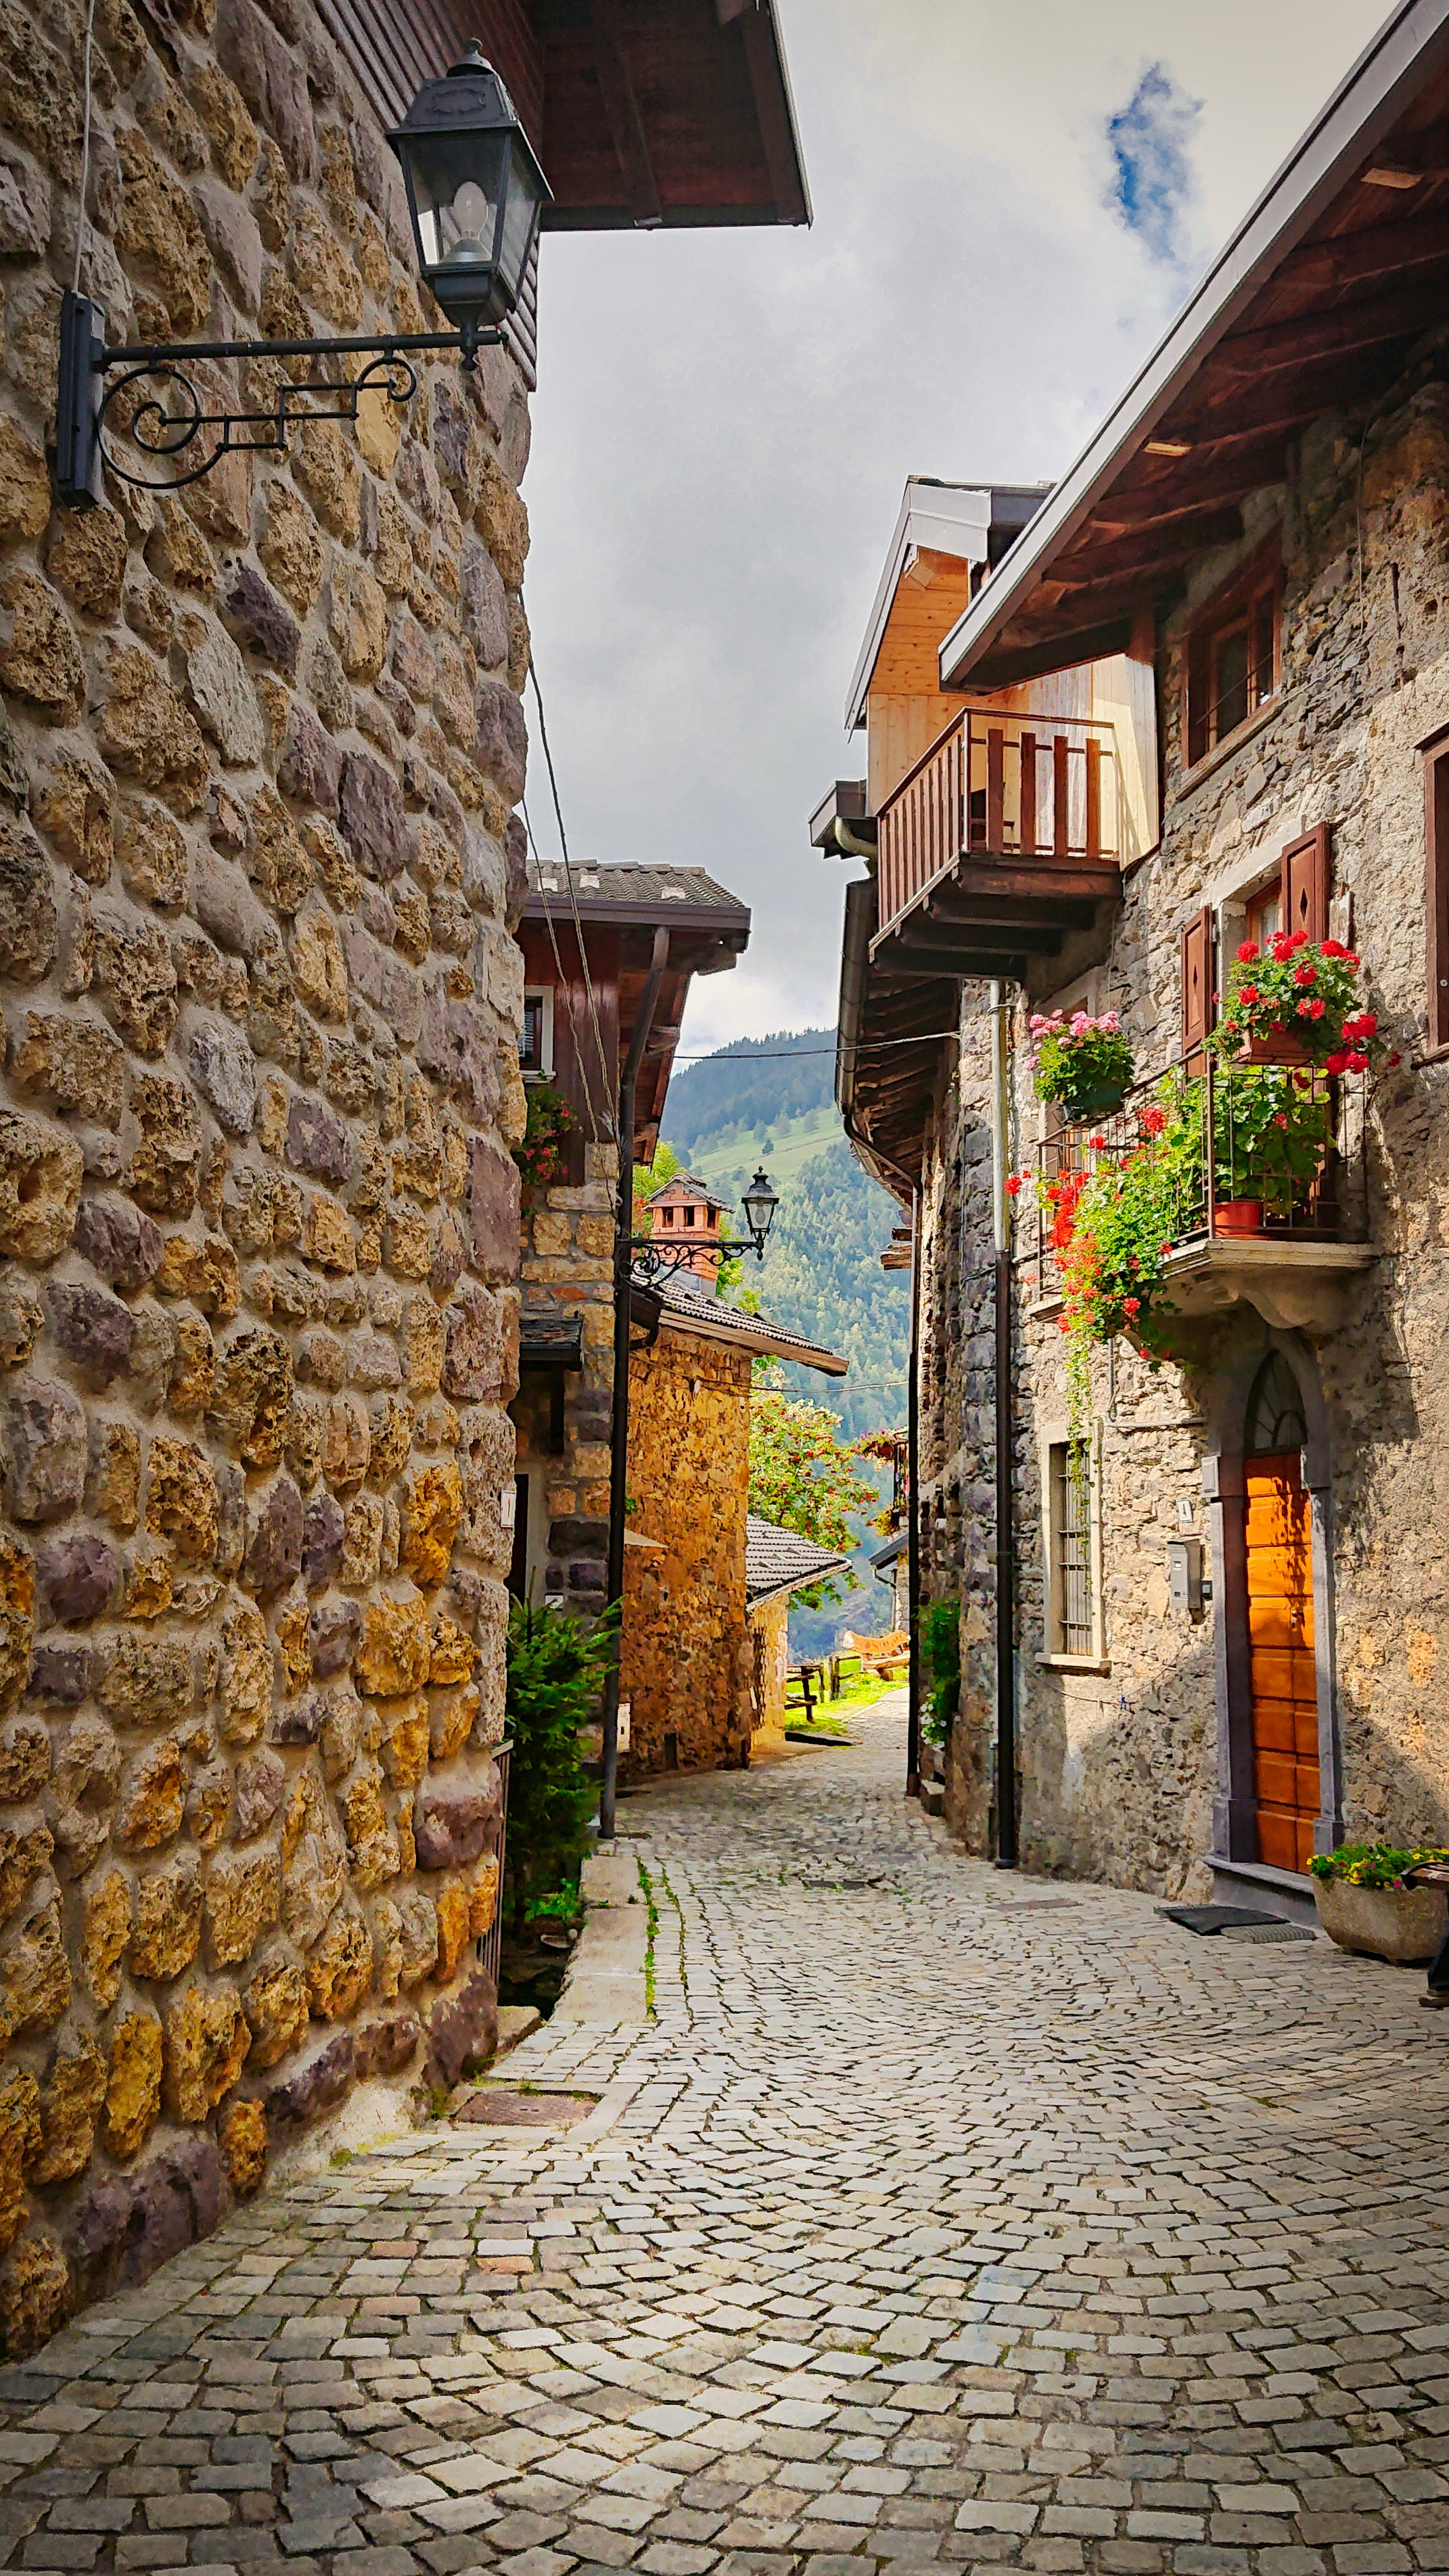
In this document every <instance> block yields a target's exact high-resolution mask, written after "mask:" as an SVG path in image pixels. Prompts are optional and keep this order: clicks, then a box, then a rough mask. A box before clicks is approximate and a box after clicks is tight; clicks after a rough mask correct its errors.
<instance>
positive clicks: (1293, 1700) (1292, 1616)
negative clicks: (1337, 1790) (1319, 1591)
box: [1244, 1449, 1319, 1870]
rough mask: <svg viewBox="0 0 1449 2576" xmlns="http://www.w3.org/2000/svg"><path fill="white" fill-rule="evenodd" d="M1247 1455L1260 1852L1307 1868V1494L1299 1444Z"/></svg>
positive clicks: (1312, 1690) (1310, 1725)
mask: <svg viewBox="0 0 1449 2576" xmlns="http://www.w3.org/2000/svg"><path fill="white" fill-rule="evenodd" d="M1244 1463H1245V1483H1246V1488H1247V1498H1248V1642H1249V1646H1250V1649H1251V1653H1252V1676H1253V1795H1254V1798H1255V1800H1256V1802H1257V1809H1258V1858H1259V1859H1260V1860H1261V1861H1266V1862H1268V1863H1269V1864H1270V1865H1271V1866H1272V1867H1273V1868H1274V1869H1296V1870H1305V1869H1306V1868H1307V1867H1308V1863H1309V1859H1310V1858H1311V1856H1312V1852H1313V1828H1314V1825H1315V1823H1316V1821H1317V1818H1318V1809H1319V1793H1318V1678H1317V1672H1316V1668H1315V1664H1314V1655H1313V1546H1312V1537H1311V1531H1310V1525H1309V1501H1308V1496H1307V1494H1306V1493H1305V1492H1304V1490H1303V1477H1302V1470H1301V1467H1300V1463H1299V1456H1298V1452H1297V1450H1296V1449H1295V1450H1286V1451H1284V1452H1283V1453H1282V1454H1281V1455H1278V1456H1273V1457H1267V1458H1249V1459H1247V1460H1246V1461H1245V1462H1244Z"/></svg>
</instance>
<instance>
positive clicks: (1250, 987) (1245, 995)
mask: <svg viewBox="0 0 1449 2576" xmlns="http://www.w3.org/2000/svg"><path fill="white" fill-rule="evenodd" d="M1257 998H1258V987H1257V985H1256V984H1240V985H1239V986H1238V999H1239V1001H1240V1002H1256V1000H1257Z"/></svg>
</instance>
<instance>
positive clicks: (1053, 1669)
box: [1036, 1655, 1112, 1673]
mask: <svg viewBox="0 0 1449 2576" xmlns="http://www.w3.org/2000/svg"><path fill="white" fill-rule="evenodd" d="M1036 1664H1037V1671H1038V1672H1041V1673H1110V1671H1111V1669H1112V1666H1111V1664H1110V1662H1109V1661H1108V1659H1107V1657H1106V1656H1105V1655H1038V1657H1037V1659H1036Z"/></svg>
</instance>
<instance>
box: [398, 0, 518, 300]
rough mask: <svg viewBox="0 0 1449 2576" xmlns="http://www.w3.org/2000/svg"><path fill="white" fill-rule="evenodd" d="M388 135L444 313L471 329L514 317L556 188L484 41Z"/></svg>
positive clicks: (422, 94) (422, 257) (421, 257)
mask: <svg viewBox="0 0 1449 2576" xmlns="http://www.w3.org/2000/svg"><path fill="white" fill-rule="evenodd" d="M387 139H388V141H389V143H390V144H391V145H392V148H393V150H394V152H395V153H396V154H397V157H398V159H399V161H400V162H401V163H402V168H403V178H404V179H405V181H406V183H407V192H408V211H409V213H410V214H411V216H412V220H413V237H414V239H415V240H416V242H417V246H418V263H419V266H420V267H421V269H422V273H423V275H424V277H425V278H426V280H427V282H428V284H429V286H430V287H431V288H432V290H433V293H434V295H435V296H436V297H437V299H438V302H439V303H440V304H441V306H442V308H443V310H444V312H445V313H446V314H448V315H449V316H450V318H451V319H453V320H454V321H456V322H457V323H458V324H459V325H460V326H461V328H462V329H463V331H464V332H465V333H466V332H467V331H468V330H469V328H470V326H471V327H477V326H478V325H481V324H483V323H486V322H503V321H506V319H507V317H508V315H509V314H510V313H511V312H512V311H513V310H514V307H515V306H516V304H517V302H518V298H519V294H520V292H521V289H522V286H523V274H524V270H525V269H526V268H527V266H528V254H529V252H530V251H531V250H532V248H533V243H534V237H535V235H536V233H537V231H538V222H539V217H540V215H541V214H542V212H543V208H544V205H545V203H546V201H547V200H548V198H549V197H550V196H551V195H552V191H551V189H550V187H549V184H548V181H547V180H546V179H545V177H544V175H543V172H542V170H541V169H540V168H539V166H538V162H537V160H536V158H535V157H534V153H533V149H532V146H531V145H530V143H529V140H528V137H527V135H526V134H525V133H524V131H523V127H522V126H521V124H520V123H519V121H518V116H517V114H516V112H515V109H514V105H513V101H512V99H511V98H510V97H509V95H508V92H507V90H506V89H505V88H504V86H503V83H502V81H501V80H500V79H499V77H498V74H497V73H496V72H495V71H494V69H493V67H492V65H491V63H488V62H486V61H485V60H484V57H483V55H482V53H481V52H480V50H479V48H478V46H477V45H476V44H471V45H470V46H469V47H468V50H467V52H466V54H465V55H464V57H463V60H462V61H461V62H460V63H455V64H454V65H453V68H452V70H451V71H450V72H448V73H446V74H445V75H444V77H443V79H442V80H434V81H428V82H427V83H426V84H425V86H424V87H423V88H422V89H420V90H419V92H418V94H417V97H416V98H415V99H414V100H413V103H412V106H411V107H410V108H409V109H408V112H407V117H406V120H405V122H404V123H403V124H401V125H398V126H394V127H393V129H392V131H391V132H390V133H389V135H388V138H387Z"/></svg>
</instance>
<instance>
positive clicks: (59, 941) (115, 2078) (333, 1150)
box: [0, 0, 528, 2352]
mask: <svg viewBox="0 0 1449 2576" xmlns="http://www.w3.org/2000/svg"><path fill="white" fill-rule="evenodd" d="M81 45H82V27H81V20H80V16H79V14H78V13H75V12H67V11H65V10H60V11H54V10H52V11H38V12H37V11H33V10H31V11H27V10H26V9H25V8H23V7H20V6H15V5H10V6H8V7H6V8H5V9H3V10H0V65H3V80H0V126H3V140H0V159H3V163H4V178H3V184H0V260H3V263H4V350H3V361H0V367H3V375H0V603H3V612H4V613H3V620H0V688H3V691H4V695H5V706H6V710H7V712H8V717H9V730H8V733H7V735H6V738H5V742H4V757H3V763H0V771H3V775H0V794H3V797H4V808H5V810H4V812H3V816H0V974H3V978H4V1002H5V1024H6V1027H5V1046H6V1053H5V1079H4V1085H3V1093H0V1256H3V1259H4V1273H3V1278H0V1357H3V1361H4V1364H5V1372H6V1374H5V1382H4V1385H3V1389H0V1446H3V1465H4V1491H3V1502H4V1526H3V1534H0V1596H3V1608H0V1686H3V1724H0V1801H3V1809H0V1818H3V1821H0V1926H3V1929H0V2044H3V2049H4V2055H3V2062H0V2099H3V2108H0V2247H3V2248H7V2249H8V2252H7V2254H6V2259H5V2263H4V2266H3V2271H0V2339H3V2341H4V2342H5V2344H6V2345H7V2346H8V2348H9V2349H10V2350H11V2351H13V2352H23V2351H25V2350H28V2349H30V2348H32V2347H33V2346H34V2345H35V2344H37V2343H38V2342H40V2341H41V2340H43V2338H44V2336H45V2335H46V2334H47V2333H48V2332H49V2331H50V2330H51V2329H52V2328H53V2327H54V2326H55V2324H56V2323H57V2321H58V2320H59V2319H60V2318H61V2317H63V2316H64V2315H65V2314H66V2313H67V2312H68V2311H69V2310H70V2309H71V2308H72V2307H73V2306H75V2305H76V2304H77V2303H80V2302H83V2301H85V2300H86V2299H88V2298H90V2297H93V2296H95V2295H98V2294H99V2293H101V2292H103V2291H105V2290H106V2289H108V2288H110V2287H112V2286H114V2285H116V2284H117V2283H127V2282H135V2281H137V2280H139V2279H141V2278H143V2277H144V2276H145V2274H146V2273H147V2272H148V2271H149V2270H150V2269H151V2268H153V2266H154V2265H155V2263H156V2262H158V2261H159V2260H160V2259H162V2257H163V2256H164V2255H165V2254H166V2253H167V2252H169V2251H170V2250H172V2249H173V2248H174V2247H175V2246H176V2245H178V2244H181V2243H184V2242H186V2241H187V2240H188V2238H190V2237H192V2236H194V2235H196V2234H197V2233H204V2232H205V2231H206V2230H207V2229H209V2228H210V2227H211V2226H213V2225H214V2224H215V2223H216V2221H217V2218H218V2216H219V2214H220V2213H221V2212H222V2211H223V2210H224V2209H225V2207H226V2206H227V2205H228V2202H229V2198H230V2196H231V2195H232V2194H233V2193H244V2192H247V2191H250V2190H254V2189H255V2188H256V2187H257V2185H258V2183H259V2181H260V2180H261V2177H262V2174H263V2171H264V2168H265V2160H266V2155H267V2152H268V2149H269V2147H273V2148H274V2147H276V2146H278V2145H282V2144H285V2143H286V2142H288V2141H289V2140H291V2139H293V2138H295V2137H296V2136H297V2135H298V2133H299V2132H300V2130H301V2129H302V2127H303V2126H304V2125H305V2124H306V2123H307V2122H308V2121H309V2120H311V2119H313V2118H314V2117H316V2116H317V2114H318V2113H319V2112H321V2111H323V2110H325V2109H327V2108H329V2107H331V2106H333V2105H335V2104H337V2103H338V2102H340V2101H341V2100H342V2099H343V2097H344V2096H345V2095H346V2094H347V2093H348V2091H349V2089H350V2088H351V2087H352V2085H353V2084H354V2083H355V2082H356V2081H357V2080H358V2078H360V2077H363V2076H388V2077H394V2078H397V2079H399V2080H403V2079H404V2078H406V2079H407V2080H412V2081H422V2080H428V2081H431V2082H433V2083H438V2084H446V2083H450V2082H452V2081H453V2080H455V2078H456V2077H457V2075H458V2073H459V2072H460V2070H461V2069H462V2067H463V2066H464V2065H465V2064H466V2063H468V2062H469V2061H470V2059H472V2058H474V2057H476V2056H477V2055H478V2054H479V2053H480V2052H486V2050H487V2048H488V2046H489V2042H490V2031H491V2024H492V2013H493V1995H492V1988H491V1985H490V1984H489V1983H488V1982H487V1980H486V1978H485V1977H484V1976H483V1974H482V1972H481V1971H480V1970H479V1968H478V1967H477V1964H476V1958H475V1950H474V1943H475V1940H476V1938H477V1936H479V1935H480V1934H481V1933H482V1932H483V1931H484V1930H485V1929H486V1927H487V1925H488V1923H489V1921H490V1919H491V1914H492V1909H493V1904H494V1896H495V1877H496V1865H495V1863H494V1860H493V1857H492V1854H493V1846H494V1843H495V1839H496V1834H497V1826H498V1776H497V1771H496V1769H495V1767H494V1765H493V1762H492V1760H491V1747H492V1746H493V1745H494V1744H495V1743H496V1742H497V1741H498V1740H499V1738H500V1736H501V1733H502V1661H503V1653H502V1649H503V1629H504V1620H505V1609H506V1595H505V1590H504V1584H503V1579H502V1578H503V1575H504V1572H505V1570H506V1567H507V1563H508V1551H509V1540H508V1537H507V1535H506V1534H505V1532H504V1530H503V1527H502V1521H501V1515H500V1510H499V1495H500V1491H501V1489H502V1488H503V1487H504V1486H505V1485H506V1484H507V1483H509V1482H510V1481H511V1478H512V1473H513V1431H512V1426H511V1424H510V1423H509V1420H508V1416H507V1411H506V1407H507V1404H508V1401H509V1398H510V1397H511V1395H512V1393H513V1390H514V1386H515V1383H516V1378H515V1353H516V1336H517V1311H516V1289H515V1288H514V1286H513V1285H512V1282H513V1279H514V1273H515V1269H516V1261H517V1239H518V1228H517V1174H516V1171H515V1168H514V1165H513V1163H512V1161H511V1159H510V1151H509V1149H510V1146H511V1144H512V1143H513V1142H514V1141H515V1140H516V1139H517V1137H518V1136H519V1135H520V1133H521V1131H522V1121H523V1098H522V1089H521V1084H520V1081H519V1075H518V1067H517V1059H516V1032H517V1026H518V1019H519V1011H520V1001H521V971H520V960H519V953H518V950H517V947H516V945H515V943H514V941H513V939H512V937H511V935H510V928H509V921H510V913H511V910H512V909H513V908H514V907H516V904H517V902H518V901H519V900H520V899H521V887H522V867H521V849H520V843H521V831H520V830H519V828H518V827H517V826H516V825H515V824H514V823H513V821H512V819H511V809H512V806H513V804H514V802H515V800H516V799H517V797H518V795H519V794H520V792H521V788H522V782H523V759H524V726H523V718H522V712H521V709H520V706H519V702H518V694H517V693H518V691H519V690H520V689H521V687H522V682H523V675H524V670H525V666H526V655H527V630H526V626H525V623H524V618H523V612H522V607H521V603H520V595H519V594H520V584H521V581H522V574H523V562H524V552H525V547H526V541H527V539H526V522H525V518H524V513H523V509H522V505H521V503H520V502H519V500H518V497H517V492H516V485H517V482H518V480H519V477H520V475H521V472H522V469H523V465H524V462H525V459H526V455H527V447H528V422H527V413H526V406H525V400H524V393H523V388H522V384H521V380H520V378H519V376H518V375H517V373H516V371H515V369H514V367H513V365H512V362H511V361H510V360H509V359H508V358H507V357H506V356H505V355H504V354H503V353H502V352H501V351H498V350H490V351H487V352H485V353H484V354H483V356H482V358H481V361H480V367H479V372H478V374H477V376H476V377H473V378H469V377H467V376H464V375H462V374H461V373H460V372H459V371H458V368H457V366H456V363H455V362H454V361H452V360H444V361H441V362H439V363H438V364H437V365H435V366H427V367H426V368H425V369H424V371H423V382H422V387H421V390H420V392H419V394H418V397H417V400H416V402H415V403H414V404H413V405H412V406H411V408H408V409H394V408H393V407H392V406H391V405H390V404H389V403H387V402H385V401H383V400H381V399H379V400H377V401H376V402H372V403H365V404H364V406H363V415H362V418H361V419H360V421H359V423H358V425H357V429H356V431H355V433H354V431H353V430H352V429H350V428H344V427H340V426H338V425H335V424H317V425H313V426H311V427H307V428H303V429H302V430H301V431H300V433H298V435H297V436H296V438H295V442H294V444H293V445H292V446H291V448H290V449H289V451H288V452H287V453H286V454H284V455H280V456H268V457H265V458H257V459H255V460H248V459H246V458H244V457H241V456H233V457H230V458H228V459H227V460H226V461H225V462H224V463H223V464H222V465H221V466H220V467H219V468H218V469H217V471H215V472H214V473H212V474H211V475H209V476H208V477H206V478H205V479H204V480H201V481H198V482H197V483H195V484H193V485H192V486H191V487H190V488H189V489H187V490H186V491H184V492H181V493H179V494H176V495H172V496H167V497H161V498H153V497H149V496H147V495H144V494H140V493H137V492H135V491H133V490H130V489H129V488H127V487H124V486H122V485H120V484H116V485H114V486H113V487H111V488H109V489H108V493H107V498H106V502H105V505H104V506H103V507H101V508H99V509H96V510H94V511H92V512H88V513H85V514H68V513H66V512H64V511H61V510H59V509H57V508H56V507H55V506H54V503H53V498H52V493H51V487H50V482H49V478H48V472H47V463H46V450H47V445H48V443H50V442H51V439H52V418H53V407H54V372H55V324H56V316H57V311H58V306H59V296H60V285H59V280H60V278H61V277H62V276H63V275H64V276H67V277H68V276H69V273H70V268H71V262H72V258H73V251H74V238H75V222H76V212H75V192H76V186H77V180H78V174H79V168H80V131H81V91H80V78H81ZM93 96H94V105H95V128H94V132H93V136H92V142H91V161H90V170H91V193H90V215H91V223H90V226H89V228H88V230H87V233H86V237H85V243H84V250H83V258H82V280H83V283H84V284H85V286H86V287H87V290H88V291H89V292H90V293H92V294H93V295H94V296H95V297H96V298H97V299H98V301H99V302H100V303H101V304H102V305H103V306H104V307H105V309H106V312H107V315H108V320H109V326H110V334H111V337H112V338H113V339H122V338H131V339H141V340H146V339H162V340H165V339H170V338H173V337H178V336H185V335H188V334H190V335H193V336H201V335H204V336H215V337H229V336H233V335H240V334H245V333H255V332H258V331H260V332H262V333H266V334H271V335H273V336H283V335H293V336H304V335H307V334H315V333H333V332H337V331H353V330H358V329H369V330H376V329H377V328H379V327H380V326H384V327H385V326H392V327H396V328H399V329H401V330H404V331H407V330H417V329H419V328H422V327H425V326H426V325H427V320H428V317H427V315H425V313H424V311H423V310H422V308H421V306H420V302H419V296H418V292H417V288H416V283H415V272H414V269H413V263H412V251H411V244H410V239H409V234H408V227H407V222H406V216H405V211H404V207H403V202H402V197H401V190H400V186H399V182H398V177H397V173H396V170H395V168H394V166H393V164H392V160H391V156H390V154H389V153H388V151H387V150H386V147H385V146H384V145H383V143H382V141H381V139H380V135H379V131H378V128H377V125H376V122H375V120H374V119H373V117H372V116H371V114H370V112H369V111H368V109H367V108H366V106H365V105H364V104H363V103H362V101H361V100H360V98H359V97H358V95H357V94H356V92H355V89H354V87H353V86H352V84H351V82H350V80H349V78H348V76H347V75H346V74H345V72H344V71H343V70H342V69H341V67H340V66H339V63H338V61H337V59H336V57H335V55H334V53H333V50H332V48H331V46H330V44H329V42H328V40H327V38H326V36H325V35H324V33H323V32H322V29H321V26H320V23H319V22H318V21H317V19H316V18H315V17H314V16H313V15H312V13H311V12H310V10H309V9H308V8H307V7H306V6H305V0H271V7H270V14H269V15H263V13H262V11H261V10H260V9H259V8H257V7H256V6H255V5H253V0H220V7H219V10H218V13H217V15H216V19H215V23H213V17H212V10H211V7H210V5H209V0H194V5H191V6H183V7H182V8H181V9H179V10H176V11H167V12H163V13H160V14H156V13H147V14H145V15H144V17H143V16H142V15H137V14H133V12H132V10H131V8H130V7H129V6H128V5H127V0H100V5H99V7H98V9H97V13H96V51H95V60H94V72H93ZM265 372H266V371H265V369H262V368H257V369H255V370H242V380H241V381H240V382H239V381H238V380H237V371H236V370H235V369H227V368H221V369H218V370H217V371H216V385H217V389H218V390H220V391H223V392H224V393H225V394H226V396H227V398H228V399H229V400H231V401H232V403H233V405H235V404H236V402H237V401H238V400H239V399H240V398H242V397H245V396H246V395H247V394H248V391H249V389H250V390H251V391H253V392H254V391H256V390H258V387H257V384H256V382H255V381H254V379H256V378H259V377H261V376H264V375H265Z"/></svg>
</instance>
